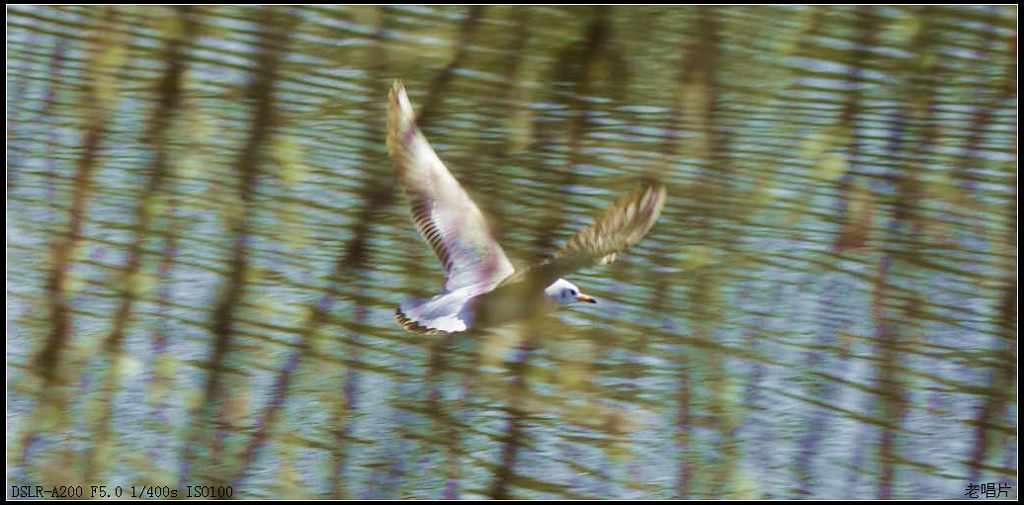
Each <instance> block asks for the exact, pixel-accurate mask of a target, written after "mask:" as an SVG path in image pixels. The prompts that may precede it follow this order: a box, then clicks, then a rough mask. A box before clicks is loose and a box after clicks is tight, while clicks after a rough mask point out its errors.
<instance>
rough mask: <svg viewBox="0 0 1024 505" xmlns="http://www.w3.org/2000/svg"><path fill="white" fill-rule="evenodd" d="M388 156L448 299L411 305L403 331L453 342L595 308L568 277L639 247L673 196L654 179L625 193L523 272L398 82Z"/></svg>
mask: <svg viewBox="0 0 1024 505" xmlns="http://www.w3.org/2000/svg"><path fill="white" fill-rule="evenodd" d="M388 102H389V104H388V138H387V144H388V153H389V154H390V155H391V158H392V161H393V163H394V168H395V175H396V176H397V178H398V180H399V183H400V184H401V185H402V187H403V188H404V189H405V193H406V195H407V196H408V198H409V200H410V203H411V207H412V220H413V223H414V224H415V225H416V228H417V229H418V231H419V232H420V235H422V236H423V238H424V240H426V242H427V243H428V244H429V245H430V246H431V248H433V250H434V253H435V254H436V255H437V257H438V259H439V260H440V261H441V264H442V267H443V268H444V271H445V283H444V289H443V291H442V292H441V293H440V294H438V295H436V296H434V297H432V298H430V299H427V300H422V299H408V300H405V301H404V302H402V304H401V305H400V306H399V307H398V310H397V311H396V312H395V319H396V321H398V323H399V324H400V325H402V327H404V328H405V329H407V330H409V331H412V332H416V333H425V334H448V333H457V332H463V331H467V330H470V329H477V328H490V327H493V326H498V325H501V324H504V323H507V322H510V321H515V320H519V319H524V318H527V317H530V316H532V315H535V314H537V313H542V312H547V311H550V310H553V309H555V308H557V307H558V306H560V305H567V304H571V303H577V302H589V303H596V301H595V300H594V298H592V297H590V296H587V295H585V294H583V293H581V292H580V290H579V288H577V287H576V286H575V285H574V284H572V283H571V282H569V281H567V280H565V279H562V278H561V276H562V275H564V274H566V273H570V272H572V271H575V270H577V269H579V268H583V267H586V266H589V265H594V264H604V263H610V262H611V261H613V260H614V259H615V255H616V253H618V252H619V251H622V250H625V249H626V248H628V247H629V246H632V245H633V244H635V243H636V242H638V241H639V240H640V239H641V238H643V236H644V235H645V234H646V233H647V231H648V230H650V228H651V226H653V225H654V221H655V220H656V219H657V218H658V215H659V214H660V213H661V208H662V206H663V205H664V202H665V188H664V186H663V185H661V184H660V183H657V182H653V181H649V182H647V183H645V184H643V185H641V186H640V187H639V188H638V190H636V191H633V192H631V193H629V194H627V195H626V196H625V197H623V198H621V199H620V200H619V201H617V202H616V203H615V204H614V205H613V206H612V207H610V208H609V209H608V210H606V211H605V213H604V214H602V215H601V216H599V217H598V218H597V219H596V220H595V222H594V224H592V225H591V226H589V227H587V228H584V229H583V230H581V231H580V232H578V233H577V234H576V235H574V236H573V237H572V238H571V239H569V241H568V242H567V243H566V245H565V246H563V247H562V248H561V249H560V250H559V251H558V252H557V253H556V254H555V255H554V256H552V257H551V258H550V259H548V260H545V261H544V262H541V263H540V264H537V265H534V266H532V267H529V268H525V269H519V270H517V269H516V268H515V267H514V266H513V265H512V263H511V262H510V261H509V259H508V258H507V257H506V256H505V252H504V251H503V250H502V249H501V246H500V245H499V244H498V242H497V241H496V240H495V239H494V237H493V236H492V234H491V231H490V229H489V227H488V225H487V222H486V220H485V219H484V217H483V214H482V213H481V212H480V209H479V208H478V207H477V206H476V204H475V203H474V202H473V200H472V199H471V198H470V197H469V195H468V194H467V193H466V192H465V190H463V189H462V187H461V186H460V185H459V183H458V181H456V180H455V178H454V177H453V176H452V174H451V173H450V172H449V171H448V169H447V168H446V167H445V166H444V164H443V163H442V162H441V160H440V159H439V158H438V157H437V154H436V153H435V152H434V150H433V148H431V147H430V144H429V143H428V142H427V140H426V138H425V137H424V136H423V134H422V133H421V132H420V130H419V128H418V127H417V126H416V121H415V119H416V116H415V113H414V112H413V108H412V104H411V102H410V101H409V98H408V96H407V95H406V93H405V88H404V87H403V86H402V84H401V83H400V82H397V81H396V82H395V85H394V86H393V87H392V89H391V93H390V94H389V96H388Z"/></svg>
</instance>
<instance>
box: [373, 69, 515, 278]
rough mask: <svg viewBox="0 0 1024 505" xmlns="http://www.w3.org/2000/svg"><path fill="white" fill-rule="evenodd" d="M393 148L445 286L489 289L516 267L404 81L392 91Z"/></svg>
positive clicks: (416, 221) (391, 152)
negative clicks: (419, 116)
mask: <svg viewBox="0 0 1024 505" xmlns="http://www.w3.org/2000/svg"><path fill="white" fill-rule="evenodd" d="M387 144H388V154H389V155H390V156H391V160H392V163H393V165H394V169H395V175H396V176H397V178H398V181H399V183H400V184H401V185H402V187H403V188H404V189H405V193H406V195H407V196H408V198H409V200H410V203H411V210H412V221H413V223H414V224H415V225H416V229H417V230H418V231H419V233H420V235H421V236H422V237H423V239H424V240H425V241H426V242H427V244H429V245H430V247H431V249H433V250H434V254H436V255H437V258H438V259H439V260H440V261H441V265H442V267H443V268H444V272H445V285H444V288H445V291H447V292H451V291H455V290H457V289H460V288H465V287H468V286H476V287H478V288H479V292H485V291H489V290H490V289H491V288H493V287H494V286H496V285H497V284H498V283H499V282H501V280H502V279H504V278H506V277H508V276H509V275H511V274H512V272H514V271H515V268H514V267H513V266H512V263H511V262H510V261H509V260H508V258H507V257H506V256H505V252H504V251H503V250H502V249H501V246H500V245H499V244H498V242H497V241H496V240H494V236H493V235H492V234H491V231H490V228H489V227H488V226H487V221H486V220H485V219H484V216H483V213H481V212H480V209H479V208H478V207H477V206H476V204H475V203H473V200H472V199H471V198H470V197H469V195H468V194H467V193H466V191H465V190H464V189H462V186H460V185H459V182H458V181H457V180H455V177H453V176H452V174H451V172H449V171H448V168H447V167H445V166H444V163H442V162H441V160H440V159H439V158H438V157H437V153H435V152H434V149H433V148H432V147H430V143H429V142H427V139H426V137H424V136H423V133H422V132H421V131H420V129H419V127H418V126H416V115H415V112H414V111H413V108H412V103H411V102H410V101H409V97H408V95H407V94H406V92H405V87H404V86H403V85H402V83H401V82H400V81H395V83H394V85H393V86H392V88H391V92H390V93H389V94H388V139H387Z"/></svg>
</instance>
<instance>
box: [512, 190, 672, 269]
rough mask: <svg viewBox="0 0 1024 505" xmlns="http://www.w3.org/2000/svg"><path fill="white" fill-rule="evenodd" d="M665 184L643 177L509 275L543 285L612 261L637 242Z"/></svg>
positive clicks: (659, 205) (650, 220)
mask: <svg viewBox="0 0 1024 505" xmlns="http://www.w3.org/2000/svg"><path fill="white" fill-rule="evenodd" d="M665 197H666V191H665V186H664V185H663V184H662V183H660V182H657V181H654V180H646V181H644V182H643V183H642V184H641V185H640V186H639V187H637V188H636V189H634V190H633V191H631V192H629V193H627V194H626V195H624V196H623V197H622V198H619V200H618V201H616V202H615V203H614V204H613V205H612V206H611V207H608V208H607V209H605V211H604V212H603V213H602V214H601V215H600V216H598V217H597V218H596V219H595V220H594V222H593V223H592V224H591V225H590V226H588V227H586V228H584V229H582V230H580V231H579V232H577V233H576V234H575V235H573V236H572V238H570V239H569V241H568V242H566V243H565V245H564V246H562V248H561V249H559V250H558V252H556V253H555V254H554V255H553V256H552V257H550V258H548V259H546V260H544V261H542V262H541V263H539V264H537V265H534V266H532V267H530V268H528V269H525V270H523V271H521V272H517V273H516V275H515V276H513V277H511V278H509V279H508V280H507V281H506V283H512V282H520V281H522V282H526V283H529V284H530V285H532V286H535V287H539V288H543V287H546V286H549V285H550V284H551V283H553V282H555V281H556V280H558V278H559V277H563V276H565V275H567V274H570V273H572V272H574V271H576V270H579V269H581V268H586V267H588V266H593V265H603V264H607V263H611V262H612V261H615V256H616V254H617V253H619V252H621V251H624V250H626V249H628V248H629V247H631V246H633V245H635V244H636V243H637V242H640V239H642V238H644V235H647V232H648V231H650V230H651V227H652V226H654V222H655V221H656V220H657V219H658V216H659V215H661V209H662V207H664V206H665Z"/></svg>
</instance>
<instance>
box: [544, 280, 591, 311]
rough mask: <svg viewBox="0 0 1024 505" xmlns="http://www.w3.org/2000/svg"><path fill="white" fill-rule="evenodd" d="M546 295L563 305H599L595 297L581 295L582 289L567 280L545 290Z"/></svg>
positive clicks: (557, 282)
mask: <svg viewBox="0 0 1024 505" xmlns="http://www.w3.org/2000/svg"><path fill="white" fill-rule="evenodd" d="M544 294H545V295H546V296H547V297H548V298H551V299H552V300H554V301H556V302H558V303H559V304H561V305H569V304H572V303H576V302H587V303H597V300H595V299H594V297H592V296H588V295H585V294H583V293H580V288H578V287H576V285H575V284H573V283H571V282H569V281H567V280H565V279H558V280H557V281H555V282H554V283H553V284H552V285H550V286H548V287H547V289H545V290H544Z"/></svg>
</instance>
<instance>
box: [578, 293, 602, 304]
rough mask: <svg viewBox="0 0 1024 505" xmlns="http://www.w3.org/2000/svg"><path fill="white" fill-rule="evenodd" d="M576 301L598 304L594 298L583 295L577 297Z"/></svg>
mask: <svg viewBox="0 0 1024 505" xmlns="http://www.w3.org/2000/svg"><path fill="white" fill-rule="evenodd" d="M576 299H577V300H579V301H581V302H587V303H597V300H595V299H594V297H593V296H588V295H585V294H583V293H580V294H578V295H576Z"/></svg>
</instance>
